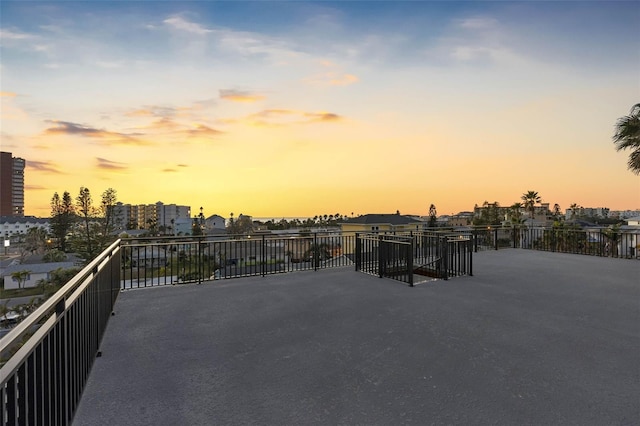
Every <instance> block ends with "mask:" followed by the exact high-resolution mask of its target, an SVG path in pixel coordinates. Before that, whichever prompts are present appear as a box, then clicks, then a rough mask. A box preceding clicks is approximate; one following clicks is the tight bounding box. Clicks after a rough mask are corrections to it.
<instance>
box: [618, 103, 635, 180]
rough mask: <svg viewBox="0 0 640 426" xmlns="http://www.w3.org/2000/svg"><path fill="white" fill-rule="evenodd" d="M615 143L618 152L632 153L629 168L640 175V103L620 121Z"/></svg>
mask: <svg viewBox="0 0 640 426" xmlns="http://www.w3.org/2000/svg"><path fill="white" fill-rule="evenodd" d="M613 143H614V144H615V146H616V151H621V150H626V149H629V150H630V151H631V153H630V154H629V161H628V163H627V167H628V168H629V170H631V172H633V173H635V174H636V175H637V174H640V103H637V104H635V105H634V106H633V107H631V112H630V113H629V115H626V116H624V117H621V118H619V119H618V121H617V122H616V126H615V134H614V135H613Z"/></svg>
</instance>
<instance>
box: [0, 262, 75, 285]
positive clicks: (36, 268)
mask: <svg viewBox="0 0 640 426" xmlns="http://www.w3.org/2000/svg"><path fill="white" fill-rule="evenodd" d="M75 266H76V265H75V263H74V262H51V263H33V264H18V265H10V266H8V267H7V268H6V269H5V270H4V271H3V272H2V282H3V284H4V289H5V290H10V289H17V288H19V287H18V285H21V288H33V287H36V286H37V285H38V282H39V281H40V280H48V279H49V277H50V276H51V272H53V271H55V270H57V269H68V268H73V267H75ZM23 271H25V272H27V273H28V274H27V276H26V277H25V281H24V282H23V283H22V284H20V283H19V282H18V280H17V279H16V278H14V277H13V276H12V275H13V274H14V273H16V272H23Z"/></svg>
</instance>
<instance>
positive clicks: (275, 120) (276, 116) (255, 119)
mask: <svg viewBox="0 0 640 426" xmlns="http://www.w3.org/2000/svg"><path fill="white" fill-rule="evenodd" d="M343 119H344V117H342V116H340V115H338V114H334V113H330V112H323V111H321V112H305V111H296V110H291V109H266V110H262V111H260V112H257V113H255V114H251V115H249V116H247V117H245V118H244V119H241V120H239V121H240V122H244V123H246V124H249V125H251V126H256V127H280V126H287V125H305V124H313V123H328V122H338V121H342V120H343ZM235 122H238V121H237V120H236V121H235Z"/></svg>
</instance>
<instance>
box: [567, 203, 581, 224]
mask: <svg viewBox="0 0 640 426" xmlns="http://www.w3.org/2000/svg"><path fill="white" fill-rule="evenodd" d="M579 208H580V206H579V205H578V204H576V203H573V204H571V205H570V206H569V209H571V220H573V219H575V218H576V216H577V214H578V209H579Z"/></svg>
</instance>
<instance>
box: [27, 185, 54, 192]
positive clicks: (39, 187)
mask: <svg viewBox="0 0 640 426" xmlns="http://www.w3.org/2000/svg"><path fill="white" fill-rule="evenodd" d="M24 189H25V190H27V191H42V190H48V189H49V188H47V187H46V186H42V185H25V186H24Z"/></svg>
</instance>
